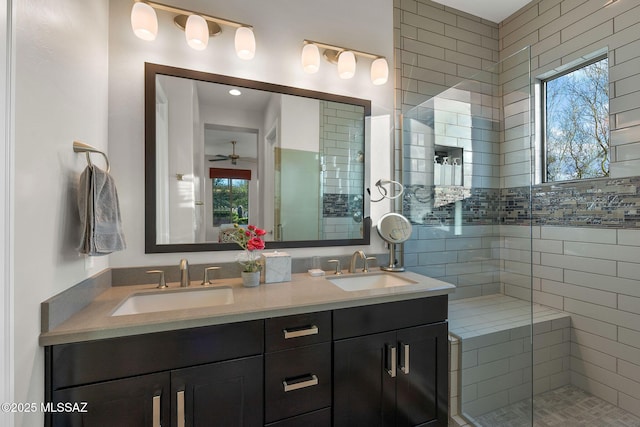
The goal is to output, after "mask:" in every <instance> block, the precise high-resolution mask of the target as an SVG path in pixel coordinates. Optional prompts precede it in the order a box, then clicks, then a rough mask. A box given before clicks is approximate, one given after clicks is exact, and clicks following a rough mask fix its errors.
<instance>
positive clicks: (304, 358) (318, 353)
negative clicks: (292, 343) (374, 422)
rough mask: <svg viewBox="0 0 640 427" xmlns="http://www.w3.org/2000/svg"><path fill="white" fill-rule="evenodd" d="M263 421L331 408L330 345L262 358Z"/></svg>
mask: <svg viewBox="0 0 640 427" xmlns="http://www.w3.org/2000/svg"><path fill="white" fill-rule="evenodd" d="M264 366H265V421H266V422H268V423H269V422H273V421H276V420H280V419H283V418H288V417H292V416H295V415H299V414H302V413H305V412H309V411H313V410H315V409H320V408H324V407H327V406H331V343H330V342H327V343H322V344H315V345H310V346H306V347H300V348H295V349H292V350H284V351H279V352H276V353H268V354H266V355H265V364H264Z"/></svg>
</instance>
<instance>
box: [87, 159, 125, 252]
mask: <svg viewBox="0 0 640 427" xmlns="http://www.w3.org/2000/svg"><path fill="white" fill-rule="evenodd" d="M78 209H79V211H80V222H81V226H82V241H81V243H80V248H79V251H80V253H83V254H88V255H107V254H110V253H111V252H114V251H120V250H123V249H125V248H126V243H125V240H124V234H123V232H122V222H121V220H120V206H119V204H118V192H117V190H116V184H115V181H114V180H113V178H112V177H111V175H109V174H108V173H107V172H105V171H103V170H102V169H100V168H99V167H97V166H95V165H92V166H87V167H86V168H85V170H84V171H83V172H82V174H81V175H80V185H79V188H78Z"/></svg>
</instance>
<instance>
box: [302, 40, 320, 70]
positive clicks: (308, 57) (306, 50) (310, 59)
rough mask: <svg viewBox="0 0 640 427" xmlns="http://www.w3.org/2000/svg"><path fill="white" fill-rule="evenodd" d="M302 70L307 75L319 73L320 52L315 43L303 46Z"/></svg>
mask: <svg viewBox="0 0 640 427" xmlns="http://www.w3.org/2000/svg"><path fill="white" fill-rule="evenodd" d="M300 59H301V61H302V68H303V69H304V71H305V73H307V74H314V73H317V72H318V70H319V69H320V50H318V46H316V45H315V44H313V43H309V44H305V45H304V46H302V57H301V58H300Z"/></svg>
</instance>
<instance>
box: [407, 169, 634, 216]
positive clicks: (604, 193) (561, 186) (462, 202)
mask: <svg viewBox="0 0 640 427" xmlns="http://www.w3.org/2000/svg"><path fill="white" fill-rule="evenodd" d="M405 192H406V194H405V196H404V200H403V209H404V212H405V215H407V217H409V218H410V219H411V220H412V221H413V222H414V223H415V224H424V225H451V224H454V223H461V224H462V225H487V224H506V225H528V224H530V223H531V224H533V225H543V226H562V227H597V228H624V229H639V228H640V176H636V177H631V178H620V179H590V180H585V181H580V182H566V183H553V184H543V185H538V186H535V187H533V188H531V189H530V188H529V187H515V188H506V189H501V190H498V189H492V188H466V187H459V186H448V187H444V186H438V187H434V186H407V188H406V189H405Z"/></svg>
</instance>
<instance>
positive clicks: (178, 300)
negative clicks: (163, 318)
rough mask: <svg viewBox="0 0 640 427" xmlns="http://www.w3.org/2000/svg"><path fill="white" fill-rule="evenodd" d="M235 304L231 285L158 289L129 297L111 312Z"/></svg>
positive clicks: (120, 313) (138, 311)
mask: <svg viewBox="0 0 640 427" xmlns="http://www.w3.org/2000/svg"><path fill="white" fill-rule="evenodd" d="M227 304H233V290H232V289H231V288H229V287H216V288H202V289H176V290H158V292H147V293H138V294H134V295H131V296H130V297H128V298H127V299H126V300H124V302H123V303H122V304H120V306H119V307H118V308H117V309H116V310H115V311H114V312H113V314H111V316H124V315H127V314H142V313H154V312H157V311H169V310H182V309H188V308H202V307H211V306H216V305H227Z"/></svg>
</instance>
